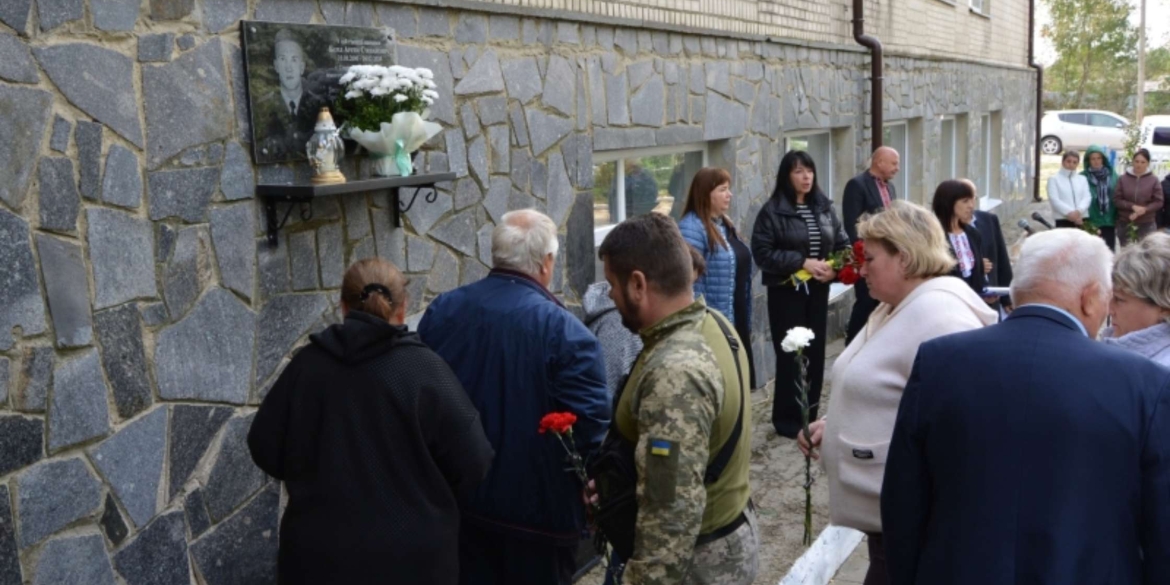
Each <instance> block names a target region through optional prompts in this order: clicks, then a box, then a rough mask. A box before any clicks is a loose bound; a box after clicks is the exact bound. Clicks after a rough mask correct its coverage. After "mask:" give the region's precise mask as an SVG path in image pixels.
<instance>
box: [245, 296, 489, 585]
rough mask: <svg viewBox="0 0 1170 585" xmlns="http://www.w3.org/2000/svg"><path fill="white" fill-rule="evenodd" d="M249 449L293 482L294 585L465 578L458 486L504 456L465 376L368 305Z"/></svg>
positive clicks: (327, 346)
mask: <svg viewBox="0 0 1170 585" xmlns="http://www.w3.org/2000/svg"><path fill="white" fill-rule="evenodd" d="M248 447H249V448H250V449H251V451H252V459H253V460H254V461H255V462H256V465H257V466H259V467H260V469H263V470H264V472H265V473H267V474H269V475H271V476H273V477H275V478H276V479H279V480H281V481H284V482H285V487H286V488H287V489H288V495H289V500H288V508H287V509H286V510H285V513H284V518H283V520H282V522H281V528H280V555H279V563H278V566H279V574H280V582H281V583H283V584H292V583H306V584H308V583H314V584H316V583H391V582H393V583H439V584H445V585H453V584H455V583H457V582H458V578H459V557H458V550H459V507H458V504H457V502H456V493H457V492H461V491H464V490H466V489H467V488H470V487H473V486H474V485H475V484H476V483H478V482H479V481H480V480H481V479H483V477H484V476H485V475H486V474H487V471H488V467H489V466H490V464H491V460H492V456H493V453H492V449H491V446H490V444H489V443H488V440H487V437H485V436H484V432H483V427H482V426H481V425H480V422H479V414H478V413H477V412H476V410H475V407H474V406H472V404H471V401H470V400H468V398H467V394H466V393H465V392H464V391H463V388H462V386H460V384H459V381H458V379H456V378H455V375H454V374H453V373H451V369H450V368H448V367H447V364H446V363H445V362H443V360H442V359H441V358H439V356H437V355H435V354H434V352H432V351H431V350H430V349H428V348H427V347H426V346H425V345H423V343H422V342H421V341H420V340H419V338H418V335H417V334H415V333H410V332H408V331H407V330H406V328H405V327H402V326H394V325H390V324H389V323H386V322H385V321H382V320H380V319H377V318H375V317H373V316H371V315H368V314H365V313H360V312H356V311H355V312H351V313H350V314H349V315H348V317H347V318H346V319H345V323H343V324H341V325H334V326H332V327H330V328H329V329H326V330H325V331H323V332H322V333H320V334H317V335H314V336H312V343H311V344H310V345H308V346H307V347H305V348H304V349H303V350H301V351H300V352H298V353H297V354H296V356H295V357H293V359H292V362H291V363H289V365H288V367H287V368H285V370H284V372H283V373H282V374H281V376H280V378H279V379H278V380H277V382H276V384H275V385H274V386H273V387H272V390H271V391H270V392H269V393H268V396H267V397H266V398H265V399H264V403H263V404H262V405H261V406H260V411H259V412H257V413H256V419H255V420H254V422H253V423H252V428H251V430H250V432H249V433H248Z"/></svg>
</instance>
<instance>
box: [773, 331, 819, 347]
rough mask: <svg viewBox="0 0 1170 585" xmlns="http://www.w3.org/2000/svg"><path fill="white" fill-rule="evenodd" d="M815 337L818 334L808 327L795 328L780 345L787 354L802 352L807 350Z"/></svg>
mask: <svg viewBox="0 0 1170 585" xmlns="http://www.w3.org/2000/svg"><path fill="white" fill-rule="evenodd" d="M815 337H816V334H815V333H813V331H812V329H809V328H808V327H793V328H792V329H789V330H788V334H787V335H785V336H784V341H783V342H781V343H780V349H782V350H784V352H785V353H794V352H798V351H801V350H803V349H805V348H807V347H808V346H809V344H810V343H811V342H812V340H813V338H815Z"/></svg>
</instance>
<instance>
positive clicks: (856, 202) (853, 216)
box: [841, 170, 898, 241]
mask: <svg viewBox="0 0 1170 585" xmlns="http://www.w3.org/2000/svg"><path fill="white" fill-rule="evenodd" d="M886 189H887V190H889V192H890V201H893V200H895V199H897V198H898V193H897V191H895V190H894V184H893V183H886ZM884 208H885V204H884V203H882V192H881V190H879V189H878V186H877V181H876V180H875V179H874V178H873V175H871V174H870V173H869V171H868V170H866V171H865V172H863V173H861V174H860V175H857V176H856V177H853V178H852V179H849V182H848V183H845V198H844V200H843V201H842V203H841V213H842V215H843V216H844V220H845V233H846V234H849V239H850V240H852V241H857V221H858V220H859V219H861V216H862V215H865V214H867V213H877V212H878V211H881V210H882V209H884Z"/></svg>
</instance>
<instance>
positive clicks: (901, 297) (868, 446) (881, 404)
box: [798, 201, 997, 585]
mask: <svg viewBox="0 0 1170 585" xmlns="http://www.w3.org/2000/svg"><path fill="white" fill-rule="evenodd" d="M857 233H858V234H859V235H860V236H861V237H862V238H863V239H864V240H865V264H864V265H863V266H862V269H861V275H862V276H863V277H865V281H866V283H868V284H869V287H870V294H871V295H873V298H874V299H876V300H877V301H880V303H881V304H879V305H878V307H877V308H876V309H874V312H873V313H872V314H871V315H870V317H869V321H868V322H867V323H866V325H865V328H864V329H862V331H861V333H859V334H858V335H857V337H856V338H854V339H853V342H852V343H850V344H849V347H847V348H846V349H845V353H843V354H841V357H839V358H837V361H836V362H835V363H834V365H833V374H832V376H833V377H832V380H833V393H832V397H831V398H830V400H829V414H828V416H827V417H826V418H824V419H821V420H819V421H817V422H814V423H812V424H811V425H809V430H810V431H811V433H812V440H811V443H812V446H813V447H814V448H815V447H821V449H820V453H819V454H817V453H814V456H816V455H819V457H820V459H821V460H822V462H823V464H824V467H825V471H826V473H827V475H828V480H829V516H830V520H831V521H832V523H833V524H836V525H838V526H848V527H850V528H855V529H857V530H860V531H862V532H865V533H866V534H868V535H869V542H868V546H869V558H870V569H869V572H868V574H867V575H866V577H865V585H885V584H886V583H889V577H888V575H887V572H886V566H885V554H884V551H883V549H882V544H883V543H882V535H881V532H882V524H881V510H880V507H879V501H880V498H881V488H882V480H883V478H884V475H885V467H886V453H887V452H888V451H889V446H890V438H891V436H892V435H893V432H894V419H895V418H896V417H897V414H898V404H899V402H900V401H901V399H902V389H903V388H905V386H906V382H907V381H908V380H909V379H910V370H911V368H912V367H913V365H914V358H915V356H917V355H918V346H919V345H921V344H922V343H924V342H926V341H929V340H931V339H934V338H935V337H940V336H943V335H948V334H951V333H958V332H960V331H969V330H972V329H978V328H980V327H984V326H987V325H991V324H992V323H995V322H996V320H997V315H996V314H995V313H994V312H993V311H992V310H991V309H989V308H988V307H987V305H986V304H985V303H984V302H983V300H982V299H980V298H979V296H978V295H976V294H975V293H974V292H973V291H972V290H971V289H970V288H969V287H968V286H967V285H965V284H964V283H963V282H962V281H960V280H959V279H956V278H953V277H951V276H949V275H950V274H951V267H952V266H954V265H955V262H956V261H955V259H954V258H953V257H952V256H951V251H950V247H949V246H948V245H947V237H946V235H945V234H944V233H943V228H942V224H941V223H940V222H939V221H938V219H936V218H935V216H934V215H932V214H931V212H929V211H927V210H926V209H924V208H922V207H920V206H918V205H915V204H913V203H909V202H906V201H895V202H894V203H893V204H892V205H891V206H890V207H889V208H888V209H886V210H885V211H882V212H881V213H878V214H875V215H873V216H870V217H868V218H866V219H863V220H862V221H861V223H859V224H858V226H857ZM798 442H799V445H800V448H801V450H802V451H805V452H806V453H807V452H808V449H809V441H808V440H806V439H805V437H804V436H803V434H802V435H801V436H800V437H799V438H798Z"/></svg>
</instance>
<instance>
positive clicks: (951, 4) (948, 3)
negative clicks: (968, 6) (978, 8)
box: [937, 0, 959, 6]
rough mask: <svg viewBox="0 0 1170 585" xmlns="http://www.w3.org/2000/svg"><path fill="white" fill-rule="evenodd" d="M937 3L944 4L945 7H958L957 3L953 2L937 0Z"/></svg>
mask: <svg viewBox="0 0 1170 585" xmlns="http://www.w3.org/2000/svg"><path fill="white" fill-rule="evenodd" d="M937 1H938V2H941V3H943V4H946V5H947V6H958V5H959V3H958V2H954V1H952V0H937Z"/></svg>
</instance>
